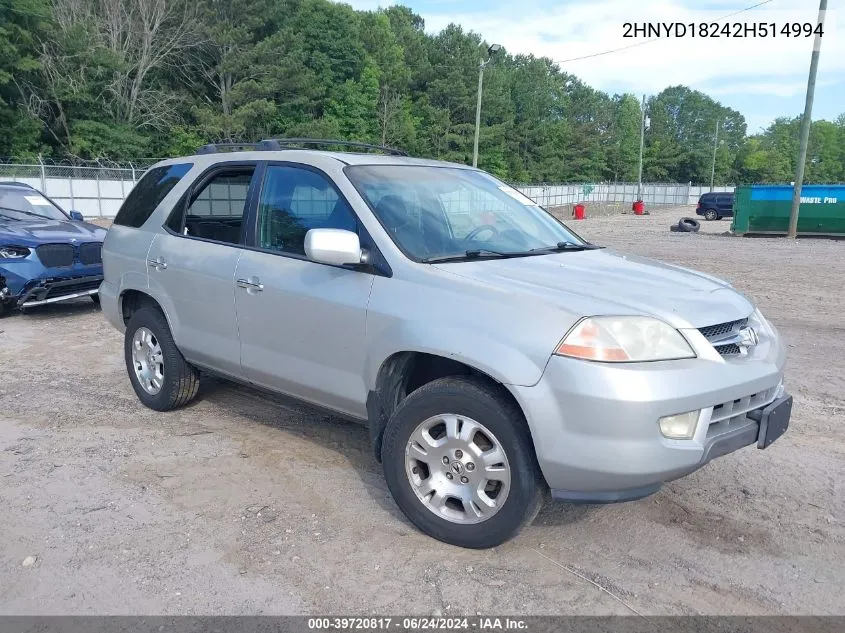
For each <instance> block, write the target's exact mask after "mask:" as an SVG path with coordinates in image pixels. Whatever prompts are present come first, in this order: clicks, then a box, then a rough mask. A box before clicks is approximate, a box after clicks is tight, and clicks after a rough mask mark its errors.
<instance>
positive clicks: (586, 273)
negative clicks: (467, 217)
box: [436, 249, 754, 328]
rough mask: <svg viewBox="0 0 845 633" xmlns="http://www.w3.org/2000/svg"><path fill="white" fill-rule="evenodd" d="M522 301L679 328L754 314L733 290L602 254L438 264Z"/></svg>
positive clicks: (658, 265) (673, 269) (706, 278)
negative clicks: (653, 319) (636, 317)
mask: <svg viewBox="0 0 845 633" xmlns="http://www.w3.org/2000/svg"><path fill="white" fill-rule="evenodd" d="M436 267H437V268H439V269H440V270H442V271H445V272H448V273H450V274H453V275H458V276H460V277H464V278H466V279H469V280H472V281H473V282H475V283H476V284H483V285H486V286H489V287H493V288H495V289H496V290H500V291H506V292H508V293H510V294H514V295H523V296H526V297H527V298H531V299H541V300H544V301H546V302H549V303H553V304H554V305H555V306H557V307H559V308H560V309H563V310H565V311H567V312H570V313H572V315H573V316H575V317H583V316H595V315H602V314H606V315H631V314H635V315H640V314H641V315H648V316H653V317H656V318H659V319H662V320H664V321H666V322H667V323H669V324H671V325H672V326H674V327H676V328H689V327H694V328H700V327H706V326H708V325H715V324H718V323H725V322H727V321H734V320H738V319H743V318H745V317H747V316H748V315H749V314H751V312H752V311H753V310H754V306H753V305H752V304H751V302H749V301H748V299H746V298H745V297H744V296H743V295H741V294H740V293H738V292H737V291H736V290H734V289H733V288H732V287H731V286H730V284H728V283H727V282H725V281H722V280H720V279H717V278H716V277H712V276H710V275H707V274H705V273H699V272H695V271H692V270H687V269H686V268H682V267H680V266H673V265H671V264H664V263H662V262H658V261H654V260H651V259H647V258H645V257H638V256H633V255H622V254H620V253H616V252H614V251H612V250H608V249H601V250H594V251H580V252H570V253H565V252H564V253H555V254H551V255H540V256H536V257H517V258H513V259H488V260H483V261H470V262H456V263H449V264H437V265H436Z"/></svg>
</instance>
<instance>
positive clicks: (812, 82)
mask: <svg viewBox="0 0 845 633" xmlns="http://www.w3.org/2000/svg"><path fill="white" fill-rule="evenodd" d="M825 11H827V0H820V1H819V21H818V24H823V23H824V17H825ZM821 46H822V36H821V35H820V34H819V33H818V32H817V33H816V39H815V41H814V43H813V54H812V56H811V57H810V77H809V78H808V79H807V100H806V102H805V103H804V117H803V118H802V119H801V136H800V139H801V145H800V147H799V149H798V166H797V167H796V168H795V188H794V189H793V190H792V209H791V211H790V212H789V230H788V231H787V233H786V237H790V238H792V239H795V237H796V236H797V235H798V209H799V208H800V207H801V187H802V185H803V184H804V164H805V163H806V162H807V143H808V141H809V139H810V122H811V120H812V117H813V98H814V96H815V93H816V72H817V71H818V69H819V50H820V49H821Z"/></svg>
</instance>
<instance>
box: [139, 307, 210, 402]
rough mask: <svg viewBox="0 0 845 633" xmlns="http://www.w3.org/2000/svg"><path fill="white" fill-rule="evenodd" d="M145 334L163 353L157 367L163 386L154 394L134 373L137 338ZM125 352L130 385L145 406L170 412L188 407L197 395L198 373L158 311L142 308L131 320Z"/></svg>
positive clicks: (151, 308)
mask: <svg viewBox="0 0 845 633" xmlns="http://www.w3.org/2000/svg"><path fill="white" fill-rule="evenodd" d="M142 330H143V333H146V332H149V333H150V334H151V336H152V339H151V340H152V341H153V344H154V345H156V346H157V347H158V349H159V350H160V359H161V363H160V365H159V364H158V363H157V365H158V366H159V367H160V369H161V372H160V374H161V377H160V379H159V382H160V386H159V389H158V391H156V392H155V393H152V392H151V391H150V390H148V388H147V387H144V386H143V385H142V384H141V380H140V378H139V376H138V374H137V373H136V370H135V361H134V360H133V346H134V342H135V337H136V334H138V333H139V332H140V331H142ZM144 349H146V348H144ZM123 350H124V359H125V361H126V371H127V373H128V374H129V381H130V382H131V383H132V388H133V389H134V390H135V393H136V394H137V396H138V399H139V400H140V401H141V403H142V404H143V405H144V406H146V407H149V408H150V409H155V410H156V411H170V410H171V409H176V408H178V407H183V406H185V405H186V404H188V403H189V402H190V401H191V400H193V399H194V397H195V396H196V395H197V390H198V389H199V384H200V381H199V371H198V370H197V368H196V367H194V366H193V365H191V364H190V363H188V362H187V361H186V360H185V358H184V356H182V353H181V352H180V351H179V348H178V347H176V343H175V342H174V341H173V335H172V334H171V333H170V327H169V326H168V325H167V319H165V318H164V315H163V314H162V313H161V311H160V310H158V309H157V308H153V307H146V308H141V309H140V310H138V311H137V312H135V313H134V314H133V315H132V316H131V318H130V319H129V323H127V325H126V334H125V336H124V343H123Z"/></svg>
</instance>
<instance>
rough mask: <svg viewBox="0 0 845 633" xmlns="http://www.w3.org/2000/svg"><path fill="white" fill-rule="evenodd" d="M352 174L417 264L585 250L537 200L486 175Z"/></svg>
mask: <svg viewBox="0 0 845 633" xmlns="http://www.w3.org/2000/svg"><path fill="white" fill-rule="evenodd" d="M346 174H347V176H348V177H349V179H350V180H351V181H352V184H354V185H355V187H356V188H357V189H358V191H359V192H360V193H361V195H362V196H363V197H364V199H365V200H366V201H367V203H368V204H369V205H370V208H371V209H372V210H373V213H375V215H376V216H377V217H378V219H379V221H380V222H381V223H382V225H383V226H384V228H385V229H386V230H387V232H388V233H389V234H390V236H391V237H392V238H393V241H394V242H396V244H397V246H399V248H400V249H402V251H403V252H404V253H405V254H407V255H408V256H409V257H411V258H412V259H415V260H417V261H426V260H432V259H441V258H450V257H455V258H460V257H462V256H467V254H468V252H469V254H470V255H475V256H482V257H484V256H502V255H512V254H517V253H522V254H527V253H528V252H529V251H531V252H532V253H531V254H535V253H534V251H543V250H545V249H556V248H560V249H561V250H562V247H565V246H566V245H578V246H580V245H583V244H584V241H583V240H581V239H580V238H579V237H578V236H577V235H575V234H574V233H572V232H571V231H569V230H568V229H567V228H566V227H565V226H563V225H562V224H561V223H560V222H559V221H558V220H556V219H555V218H554V217H552V216H551V215H550V214H549V213H547V212H546V211H544V210H543V209H541V208H540V207H539V206H537V205H536V204H535V203H534V202H533V201H532V200H530V199H529V198H526V197H525V196H523V195H522V194H521V193H519V192H518V191H517V190H516V189H513V188H511V187H509V186H507V185H505V184H504V183H502V182H500V181H498V180H496V179H495V178H493V177H492V176H490V175H489V174H485V173H483V172H478V171H472V170H469V169H460V168H457V167H426V166H417V165H356V166H351V167H347V168H346ZM545 252H550V251H549V250H546V251H545ZM536 254H538V255H539V254H543V253H542V252H537V253H536Z"/></svg>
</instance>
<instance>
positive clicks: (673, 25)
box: [622, 22, 824, 38]
mask: <svg viewBox="0 0 845 633" xmlns="http://www.w3.org/2000/svg"><path fill="white" fill-rule="evenodd" d="M622 30H623V34H622V37H628V38H637V37H658V38H659V37H737V38H744V37H748V38H752V37H793V38H795V37H814V36H816V35H818V36H820V37H821V36H823V35H824V23H822V22H818V23H814V22H787V23H785V24H777V23H776V22H724V23H721V22H625V23H624V24H623V25H622Z"/></svg>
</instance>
